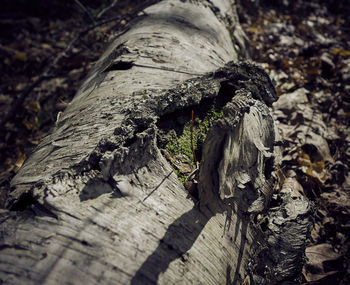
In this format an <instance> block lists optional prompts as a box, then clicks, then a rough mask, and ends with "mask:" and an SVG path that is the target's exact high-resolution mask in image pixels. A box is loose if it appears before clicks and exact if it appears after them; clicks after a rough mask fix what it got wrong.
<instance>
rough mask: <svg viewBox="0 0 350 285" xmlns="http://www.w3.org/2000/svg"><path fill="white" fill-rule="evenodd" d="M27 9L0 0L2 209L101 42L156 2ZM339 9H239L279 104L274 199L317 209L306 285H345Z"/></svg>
mask: <svg viewBox="0 0 350 285" xmlns="http://www.w3.org/2000/svg"><path fill="white" fill-rule="evenodd" d="M28 2H30V4H24V3H25V1H21V0H12V1H9V0H4V3H5V4H4V5H3V7H2V10H1V11H0V39H1V41H0V70H1V71H2V72H1V74H2V76H1V79H0V161H1V164H0V208H1V207H4V206H5V202H6V196H7V191H8V189H10V180H11V179H12V177H13V176H14V175H15V174H16V172H17V171H18V169H19V168H20V167H21V165H22V164H23V162H24V160H25V159H26V157H27V156H28V155H29V154H30V152H31V151H32V150H33V149H34V148H35V146H36V145H37V144H38V142H39V141H40V140H41V139H42V138H43V137H44V136H45V135H46V134H47V133H48V132H49V130H50V129H51V128H52V126H53V125H54V124H55V122H56V119H57V116H58V114H59V112H61V111H63V110H64V109H65V107H66V106H67V104H68V103H69V102H70V100H71V99H72V98H73V96H74V94H75V93H76V91H77V89H78V88H79V86H80V85H81V82H82V80H83V79H84V77H85V76H86V74H87V73H88V72H89V70H90V69H91V67H92V66H93V65H94V62H95V61H96V60H97V59H98V58H99V57H100V55H101V54H102V52H103V51H104V49H105V46H106V44H107V43H108V42H109V41H110V40H111V39H112V38H113V37H115V36H116V35H117V34H118V32H119V31H121V30H122V29H123V27H124V26H125V25H126V24H127V23H128V22H129V21H130V19H131V18H132V17H134V16H135V15H137V13H138V12H139V11H141V10H142V8H143V6H147V5H149V3H150V2H154V1H152V0H143V1H142V0H138V1H128V0H120V1H117V3H118V4H117V5H116V6H115V7H114V8H113V9H110V10H104V8H106V7H108V5H109V4H110V3H112V2H114V1H107V0H106V1H97V0H96V1H92V0H90V1H87V0H86V1H82V0H81V1H69V3H70V4H67V3H66V1H46V2H45V1H39V0H37V1H28ZM102 2H105V4H101V3H102ZM346 2H347V1H345V0H344V1H334V3H335V4H333V1H322V0H318V1H317V0H312V1H307V2H305V1H301V0H298V1H288V0H284V1H282V0H281V1H268V0H265V1H262V0H261V1H260V4H258V3H259V1H241V6H240V8H239V14H240V21H241V23H242V26H243V28H244V30H245V32H246V34H247V35H248V38H249V41H250V43H251V55H252V60H254V61H255V62H257V63H258V64H259V65H260V66H261V67H262V68H264V69H265V70H266V71H267V72H268V73H269V75H270V76H271V78H272V79H273V80H274V81H275V86H276V90H277V93H278V95H279V96H280V98H279V101H278V102H277V103H276V104H275V105H274V111H273V112H274V116H275V119H276V123H277V125H278V128H279V130H280V135H281V139H282V141H283V155H282V161H281V173H283V180H284V183H283V186H282V187H281V189H280V191H283V189H284V188H286V187H287V188H290V189H293V190H295V195H296V196H297V195H305V196H307V197H308V198H309V199H310V200H312V201H314V203H315V205H316V217H315V228H314V230H313V232H312V235H311V238H310V239H311V243H310V245H309V246H308V247H307V250H306V256H307V257H308V261H307V264H306V266H305V267H304V270H303V276H304V283H305V284H329V283H330V282H333V283H334V284H350V261H349V260H350V241H349V237H350V235H349V231H350V176H349V168H350V128H349V122H350V33H349V30H350V18H349V17H348V15H349V14H350V7H347V6H345V3H346ZM43 3H46V4H43ZM78 3H81V4H82V6H81V5H79V4H78ZM269 3H274V5H269ZM276 3H280V4H278V5H277V4H276ZM348 6H350V5H348ZM102 11H105V12H104V13H103V12H102ZM101 12H102V13H101ZM9 114H10V115H9Z"/></svg>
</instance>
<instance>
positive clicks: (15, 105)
mask: <svg viewBox="0 0 350 285" xmlns="http://www.w3.org/2000/svg"><path fill="white" fill-rule="evenodd" d="M155 2H157V1H155V0H151V1H146V2H143V3H141V4H140V5H138V6H136V7H135V8H134V9H133V10H132V11H131V12H130V13H126V14H125V15H119V16H117V17H113V18H110V19H107V20H104V21H101V22H99V23H96V24H94V25H91V26H89V27H87V28H86V29H84V30H82V31H80V32H79V34H78V35H77V36H76V37H75V38H74V39H73V40H72V41H71V42H70V43H69V44H68V46H67V47H66V48H65V49H64V51H62V52H61V53H60V54H59V55H58V56H57V57H56V58H55V60H54V61H52V62H51V63H50V64H49V65H47V66H46V67H45V68H44V71H43V72H42V73H41V74H40V75H39V76H38V78H37V79H36V80H35V81H34V82H33V83H31V84H30V85H29V86H27V87H26V88H25V89H24V91H23V93H22V94H21V95H20V96H19V97H18V98H17V99H16V100H15V102H14V103H13V105H12V107H11V109H10V111H9V112H8V113H7V114H6V116H5V117H4V118H3V119H2V121H1V122H0V129H3V128H4V126H5V124H6V123H7V122H8V121H9V120H11V119H12V118H13V116H14V115H15V113H16V110H17V108H18V107H19V106H21V105H22V103H23V102H24V100H25V98H26V97H27V96H28V95H29V94H30V93H31V92H32V91H33V89H34V88H35V87H36V86H38V85H39V84H40V83H41V82H42V81H43V80H44V79H47V78H48V77H49V73H50V72H51V71H52V69H53V68H54V67H56V65H57V63H58V62H59V61H60V60H61V58H62V57H65V56H66V55H67V52H68V51H69V50H70V49H71V48H72V47H73V46H74V45H75V43H76V42H77V41H78V40H79V39H80V38H81V37H82V36H84V35H85V34H87V33H88V32H89V31H91V30H93V29H95V28H97V27H100V26H103V25H105V24H108V23H110V22H113V21H117V20H122V19H125V18H127V17H133V16H135V15H137V13H138V12H140V11H142V10H143V9H145V8H146V7H148V6H149V5H151V4H153V3H155Z"/></svg>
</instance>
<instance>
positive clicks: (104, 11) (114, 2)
mask: <svg viewBox="0 0 350 285" xmlns="http://www.w3.org/2000/svg"><path fill="white" fill-rule="evenodd" d="M117 3H118V0H114V1H113V2H112V4H111V5H109V6H108V7H106V8H104V9H102V11H101V12H100V13H98V14H97V16H96V19H100V18H101V17H102V15H103V14H104V13H106V12H107V11H108V10H110V9H112V8H113V7H114V6H115V5H117Z"/></svg>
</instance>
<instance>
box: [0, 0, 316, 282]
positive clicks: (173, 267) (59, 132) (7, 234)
mask: <svg viewBox="0 0 350 285" xmlns="http://www.w3.org/2000/svg"><path fill="white" fill-rule="evenodd" d="M229 31H233V32H229ZM245 42H246V41H245V38H244V34H243V32H242V30H241V29H240V26H239V23H238V21H237V15H236V12H235V6H234V5H233V4H232V3H230V1H228V0H225V1H223V0H216V1H214V0H212V1H179V0H168V1H162V2H160V3H158V4H156V5H153V6H151V7H149V8H147V9H146V10H145V11H144V13H143V14H142V15H140V16H139V17H138V18H137V19H136V20H135V21H133V22H132V23H131V24H130V26H129V27H128V28H127V29H126V30H125V31H124V32H123V33H121V34H120V35H119V36H118V37H117V38H116V39H115V40H114V41H113V42H112V43H111V45H110V46H109V47H108V48H107V50H106V52H105V54H104V55H103V56H102V57H101V59H100V60H99V61H98V62H97V63H96V67H95V68H94V70H93V71H92V72H91V73H90V74H89V75H88V77H87V79H86V80H85V82H84V83H83V85H82V86H81V88H80V90H79V92H78V93H77V94H76V96H75V98H74V99H73V101H72V102H71V103H70V105H69V107H68V108H67V109H66V111H65V112H64V113H63V114H62V115H61V116H60V118H59V119H58V121H57V124H56V126H55V128H54V129H53V131H52V133H51V134H50V135H49V136H47V137H46V138H45V139H44V140H43V141H42V142H41V143H40V144H39V146H38V147H37V149H36V150H35V151H34V152H33V154H32V155H31V156H30V158H29V159H28V160H27V161H26V162H25V164H24V165H23V167H22V168H21V170H20V171H19V173H18V174H17V175H16V177H15V178H14V179H13V181H12V191H11V193H10V198H9V205H8V207H9V208H10V209H11V210H10V211H8V210H4V211H3V212H2V214H1V220H0V223H1V227H2V228H1V229H2V231H1V247H0V250H1V255H0V277H1V279H2V280H3V281H4V282H5V283H6V284H31V283H32V284H68V283H69V284H81V283H88V284H94V283H98V284H155V283H159V284H187V283H195V284H239V283H243V282H244V281H245V282H246V283H245V284H248V283H247V282H250V284H255V283H256V284H273V283H278V284H280V283H281V282H282V281H283V280H291V279H296V278H297V277H298V275H299V273H300V268H299V267H300V265H301V264H302V262H301V259H302V256H303V248H304V246H305V240H306V239H307V234H308V231H309V227H310V214H311V212H312V211H311V210H312V209H311V206H310V204H309V203H308V202H307V201H305V200H297V201H296V200H293V199H292V198H291V197H289V196H281V197H277V198H276V197H275V198H274V199H273V202H274V207H273V208H272V209H271V210H269V212H268V214H267V215H266V218H265V220H264V221H263V223H262V226H261V225H260V226H259V225H258V224H257V223H256V219H255V218H256V215H257V214H258V213H260V212H261V211H266V210H267V205H268V201H269V199H270V197H271V196H272V189H273V184H274V178H273V177H274V176H273V173H272V171H273V167H274V157H275V156H276V149H275V141H276V138H275V130H274V123H273V119H272V117H271V115H270V113H269V109H268V106H269V105H271V103H272V102H273V101H275V100H276V94H275V92H274V89H273V86H272V84H271V81H270V79H269V78H268V76H267V75H266V73H265V72H263V71H262V70H261V69H259V68H258V67H256V66H255V65H252V64H249V63H241V64H238V63H237V52H238V50H240V52H241V53H245V52H246V51H247V47H246V46H245ZM235 62H236V63H235ZM214 100H217V101H220V102H223V105H225V107H224V111H223V113H224V115H223V117H222V118H221V119H219V120H218V121H216V122H215V123H214V125H213V127H212V128H211V129H210V131H209V133H208V135H207V138H206V140H205V143H204V146H203V158H202V161H201V164H200V169H199V173H198V174H197V177H198V179H199V182H198V186H197V188H198V197H197V198H198V199H199V200H197V198H196V191H194V192H193V193H192V194H193V195H192V196H191V195H190V194H189V193H188V192H187V191H186V190H185V188H184V186H183V185H182V184H181V183H180V182H179V179H178V177H177V175H176V174H175V173H174V171H173V169H172V168H171V166H170V164H169V162H168V161H167V160H166V159H165V158H164V156H163V154H162V152H161V150H160V148H161V147H162V145H164V143H163V142H164V141H166V138H167V135H168V134H169V132H170V131H171V130H172V129H173V128H178V127H179V126H180V127H183V126H184V121H186V120H188V119H186V118H187V117H186V116H189V114H190V111H191V109H196V110H201V108H204V107H205V106H207V105H208V104H209V105H210V104H214ZM175 125H176V127H174V126H175ZM286 213H287V214H286ZM276 225H279V226H276ZM296 236H297V237H298V240H297V241H296V240H295V237H296ZM281 248H282V249H283V250H281Z"/></svg>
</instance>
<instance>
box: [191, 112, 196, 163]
mask: <svg viewBox="0 0 350 285" xmlns="http://www.w3.org/2000/svg"><path fill="white" fill-rule="evenodd" d="M191 117H192V120H191V149H192V155H193V163H194V166H195V167H197V159H196V154H195V153H194V147H193V125H194V119H193V117H194V111H193V110H192V116H191Z"/></svg>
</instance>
